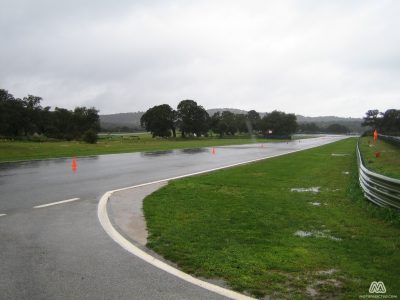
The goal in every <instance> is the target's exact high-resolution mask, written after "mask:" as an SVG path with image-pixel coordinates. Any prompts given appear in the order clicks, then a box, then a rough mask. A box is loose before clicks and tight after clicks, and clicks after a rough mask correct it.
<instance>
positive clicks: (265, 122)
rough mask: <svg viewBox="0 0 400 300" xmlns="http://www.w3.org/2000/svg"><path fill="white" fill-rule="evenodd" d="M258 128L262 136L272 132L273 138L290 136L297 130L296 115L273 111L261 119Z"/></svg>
mask: <svg viewBox="0 0 400 300" xmlns="http://www.w3.org/2000/svg"><path fill="white" fill-rule="evenodd" d="M260 127H261V130H262V132H263V133H264V135H268V134H269V131H272V135H273V136H290V135H291V134H293V133H295V132H296V129H297V122H296V115H294V114H286V113H284V112H281V111H276V110H274V111H273V112H271V113H269V114H267V115H265V116H264V117H263V118H262V120H261V126H260Z"/></svg>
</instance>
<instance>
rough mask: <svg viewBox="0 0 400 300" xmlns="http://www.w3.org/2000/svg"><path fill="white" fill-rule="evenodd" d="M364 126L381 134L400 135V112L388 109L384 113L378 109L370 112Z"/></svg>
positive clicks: (366, 116) (367, 113)
mask: <svg viewBox="0 0 400 300" xmlns="http://www.w3.org/2000/svg"><path fill="white" fill-rule="evenodd" d="M362 125H363V126H369V127H371V128H372V129H377V130H378V132H379V133H384V134H387V135H400V110H398V109H388V110H386V111H385V112H384V113H383V112H379V110H377V109H374V110H369V111H367V112H366V114H365V117H364V122H363V124H362Z"/></svg>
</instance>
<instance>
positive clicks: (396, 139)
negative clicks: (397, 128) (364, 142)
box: [378, 134, 400, 146]
mask: <svg viewBox="0 0 400 300" xmlns="http://www.w3.org/2000/svg"><path fill="white" fill-rule="evenodd" d="M378 136H379V138H380V139H382V140H384V141H386V142H389V143H391V144H393V145H396V146H400V137H399V136H390V135H383V134H379V135H378Z"/></svg>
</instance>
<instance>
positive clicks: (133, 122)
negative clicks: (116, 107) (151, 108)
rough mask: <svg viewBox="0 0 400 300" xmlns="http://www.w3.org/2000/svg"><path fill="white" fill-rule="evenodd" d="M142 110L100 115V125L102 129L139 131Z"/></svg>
mask: <svg viewBox="0 0 400 300" xmlns="http://www.w3.org/2000/svg"><path fill="white" fill-rule="evenodd" d="M143 114H144V112H141V111H138V112H130V113H120V114H111V115H100V127H101V128H102V130H103V131H140V130H143V129H142V128H141V126H140V118H141V117H142V115H143Z"/></svg>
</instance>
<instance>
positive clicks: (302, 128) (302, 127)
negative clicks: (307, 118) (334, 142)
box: [298, 122, 351, 134]
mask: <svg viewBox="0 0 400 300" xmlns="http://www.w3.org/2000/svg"><path fill="white" fill-rule="evenodd" d="M350 131H351V130H350V129H349V128H348V127H347V126H345V125H342V124H337V123H334V124H330V125H328V126H324V127H320V126H318V125H317V124H315V123H314V122H311V123H303V124H299V126H298V132H300V133H331V134H346V133H349V132H350Z"/></svg>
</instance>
